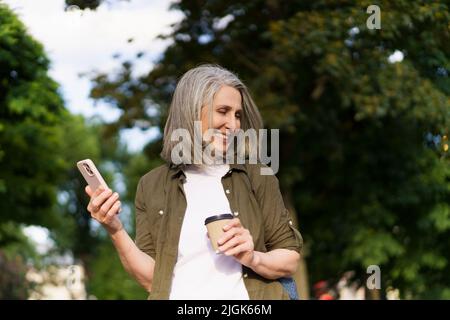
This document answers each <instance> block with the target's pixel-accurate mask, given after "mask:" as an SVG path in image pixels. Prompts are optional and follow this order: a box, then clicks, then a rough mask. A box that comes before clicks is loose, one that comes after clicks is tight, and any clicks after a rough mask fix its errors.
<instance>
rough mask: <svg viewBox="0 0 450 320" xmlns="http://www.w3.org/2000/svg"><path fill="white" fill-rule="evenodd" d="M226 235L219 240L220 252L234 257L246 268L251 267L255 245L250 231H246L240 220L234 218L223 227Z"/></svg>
mask: <svg viewBox="0 0 450 320" xmlns="http://www.w3.org/2000/svg"><path fill="white" fill-rule="evenodd" d="M223 231H225V233H224V234H223V235H222V237H220V239H219V240H218V244H219V251H220V252H222V253H224V254H225V255H227V256H233V257H234V258H235V259H236V260H237V261H239V262H240V263H241V264H242V265H244V266H246V267H250V266H251V264H252V262H253V258H254V247H255V246H254V243H253V238H252V236H251V234H250V231H248V230H247V229H245V228H244V227H243V226H242V224H241V221H240V220H239V219H238V218H234V219H233V220H231V221H230V222H229V223H228V224H227V225H225V226H224V227H223Z"/></svg>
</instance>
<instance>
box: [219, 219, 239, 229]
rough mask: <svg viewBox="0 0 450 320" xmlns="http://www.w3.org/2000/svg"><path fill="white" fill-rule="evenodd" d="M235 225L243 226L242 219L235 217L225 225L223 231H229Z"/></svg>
mask: <svg viewBox="0 0 450 320" xmlns="http://www.w3.org/2000/svg"><path fill="white" fill-rule="evenodd" d="M233 227H242V225H241V220H239V218H234V219H233V220H231V221H230V222H229V223H228V224H226V225H225V226H224V227H223V231H228V230H230V229H231V228H233Z"/></svg>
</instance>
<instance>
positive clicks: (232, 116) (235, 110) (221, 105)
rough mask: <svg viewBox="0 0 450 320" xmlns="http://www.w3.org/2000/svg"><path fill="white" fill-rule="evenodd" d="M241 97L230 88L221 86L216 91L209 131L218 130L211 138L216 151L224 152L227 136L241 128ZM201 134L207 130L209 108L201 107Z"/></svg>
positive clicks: (235, 90)
mask: <svg viewBox="0 0 450 320" xmlns="http://www.w3.org/2000/svg"><path fill="white" fill-rule="evenodd" d="M241 117H242V97H241V93H240V92H239V91H238V90H237V89H235V88H233V87H230V86H223V87H222V88H220V89H219V91H217V93H216V95H215V97H214V100H213V107H212V124H211V129H216V130H218V133H217V134H215V135H214V137H213V140H212V141H213V145H214V147H215V148H216V149H217V150H221V151H223V152H224V151H226V146H227V143H228V139H227V135H229V134H231V133H232V132H233V131H235V130H237V129H240V128H241ZM201 121H202V134H204V133H205V132H206V130H208V129H209V127H208V124H209V123H208V122H209V108H208V107H206V106H203V107H202V111H201Z"/></svg>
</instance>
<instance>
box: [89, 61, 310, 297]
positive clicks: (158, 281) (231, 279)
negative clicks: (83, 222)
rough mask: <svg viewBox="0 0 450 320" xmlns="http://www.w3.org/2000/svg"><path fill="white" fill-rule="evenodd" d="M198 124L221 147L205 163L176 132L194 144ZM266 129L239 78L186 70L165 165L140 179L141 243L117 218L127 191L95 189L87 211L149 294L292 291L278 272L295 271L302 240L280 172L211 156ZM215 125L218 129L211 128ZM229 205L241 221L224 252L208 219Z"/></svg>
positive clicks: (230, 229)
mask: <svg viewBox="0 0 450 320" xmlns="http://www.w3.org/2000/svg"><path fill="white" fill-rule="evenodd" d="M195 121H201V122H200V124H201V126H200V127H201V131H202V134H203V135H202V140H203V143H201V151H205V149H206V148H207V147H208V146H211V147H212V148H211V149H212V150H213V152H212V153H210V154H209V156H208V153H207V154H206V155H205V154H203V156H204V158H202V160H203V161H202V163H201V164H192V161H191V160H192V159H191V157H192V156H194V158H195V154H196V151H195V150H192V151H191V152H190V153H189V152H183V155H182V156H180V154H179V153H178V152H175V149H176V145H177V143H178V144H179V143H180V142H179V140H178V139H173V135H174V133H175V132H176V131H177V130H179V129H183V130H184V132H185V133H187V135H188V137H187V139H184V142H186V141H188V142H192V141H194V140H195V138H196V133H195ZM261 127H262V121H261V117H260V114H259V111H258V109H257V107H256V105H255V104H254V102H253V100H252V98H251V97H250V95H249V93H248V91H247V88H246V87H245V85H244V84H243V83H242V82H241V81H240V80H239V79H238V77H237V76H236V75H234V74H233V73H231V72H230V71H228V70H225V69H223V68H221V67H218V66H212V65H203V66H199V67H197V68H194V69H191V70H190V71H188V72H187V73H186V74H184V75H183V77H182V78H181V79H180V81H179V83H178V85H177V87H176V90H175V92H174V96H173V99H172V103H171V106H170V110H169V117H168V119H167V123H166V126H165V130H164V146H163V150H162V153H161V156H162V158H163V159H164V160H165V161H166V164H164V165H162V166H160V167H158V168H156V169H153V170H152V171H150V172H148V173H147V174H146V175H144V176H143V177H142V178H141V179H140V181H139V184H138V187H137V192H136V199H135V206H136V241H135V242H133V240H132V239H131V238H130V237H129V235H128V234H127V232H126V231H125V229H124V228H123V225H122V223H121V222H120V219H119V218H118V216H117V213H118V211H120V201H119V196H118V194H117V193H112V191H111V190H102V189H99V190H96V191H95V192H93V191H92V190H90V189H89V187H86V192H87V193H88V195H89V196H90V197H91V200H90V202H89V205H88V211H89V212H90V213H91V216H92V217H93V218H94V219H96V220H98V221H99V222H100V223H101V224H102V225H103V226H104V227H105V228H106V230H107V231H108V232H109V234H110V236H111V239H112V242H113V244H114V246H115V247H116V249H117V251H118V253H119V256H120V259H121V261H122V263H123V265H124V267H125V269H126V270H127V272H129V273H130V274H131V275H132V276H134V277H135V279H136V280H137V281H138V282H139V284H141V285H142V286H143V287H144V288H145V289H146V290H147V291H148V292H149V293H150V295H149V298H150V299H242V300H246V299H288V298H289V295H288V292H287V291H286V290H285V289H284V288H283V286H282V285H281V283H280V281H278V280H277V279H279V278H284V277H289V276H291V275H292V274H293V273H294V272H295V271H296V269H297V266H298V261H299V258H300V250H301V247H302V238H301V235H300V233H299V232H298V231H297V230H296V229H295V228H294V227H293V226H292V221H291V219H290V217H289V213H288V211H287V210H286V209H285V206H284V203H283V200H282V197H281V193H280V190H279V185H278V180H277V178H276V177H275V176H274V175H261V174H260V169H261V167H262V165H261V164H248V163H245V164H234V163H222V164H217V163H215V162H214V163H213V162H211V161H210V160H211V157H212V156H214V157H216V156H218V155H222V156H223V155H224V154H225V153H226V151H227V150H228V149H227V147H228V146H230V140H231V139H230V135H231V134H233V133H235V132H237V131H239V130H240V129H242V130H248V129H255V130H258V129H260V128H261ZM210 129H213V130H214V131H213V133H215V134H207V133H211V132H210ZM205 137H206V138H205ZM185 138H186V137H185ZM173 140H175V141H173ZM207 143H209V145H208V146H205V145H206V144H207ZM251 143H252V142H250V144H251ZM184 146H186V144H184ZM248 147H249V150H250V149H252V148H255V147H256V146H254V145H250V146H248ZM197 151H198V150H197ZM175 158H176V161H175V160H174V159H175ZM197 159H198V158H197ZM205 159H207V160H208V161H205ZM205 163H207V164H205ZM227 212H228V213H233V215H234V217H235V218H234V219H232V220H230V222H229V223H228V224H227V225H226V226H225V227H224V234H223V236H222V237H221V239H219V241H218V244H219V254H218V253H217V252H215V251H214V249H213V248H212V246H211V243H210V240H209V238H208V235H207V232H206V228H205V225H204V220H205V218H206V217H208V216H211V215H214V214H221V213H227Z"/></svg>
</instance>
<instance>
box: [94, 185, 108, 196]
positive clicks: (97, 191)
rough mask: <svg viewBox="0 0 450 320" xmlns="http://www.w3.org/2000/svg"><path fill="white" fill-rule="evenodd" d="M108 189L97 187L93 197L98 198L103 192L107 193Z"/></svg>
mask: <svg viewBox="0 0 450 320" xmlns="http://www.w3.org/2000/svg"><path fill="white" fill-rule="evenodd" d="M106 189H107V188H105V187H104V186H102V185H99V186H98V187H97V189H95V191H94V194H93V196H94V197H96V196H98V195H100V194H101V193H102V192H103V191H105V190H106Z"/></svg>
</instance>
